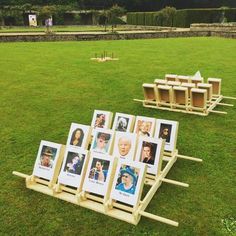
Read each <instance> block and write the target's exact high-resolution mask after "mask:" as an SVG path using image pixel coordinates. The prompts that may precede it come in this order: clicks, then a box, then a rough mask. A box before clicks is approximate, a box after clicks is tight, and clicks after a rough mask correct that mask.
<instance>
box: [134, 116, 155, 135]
mask: <svg viewBox="0 0 236 236" xmlns="http://www.w3.org/2000/svg"><path fill="white" fill-rule="evenodd" d="M155 122H156V119H155V118H151V117H145V116H137V117H136V121H135V126H134V133H136V134H138V135H139V136H148V137H153V134H154V129H155Z"/></svg>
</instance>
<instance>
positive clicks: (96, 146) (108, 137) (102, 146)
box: [90, 128, 114, 154]
mask: <svg viewBox="0 0 236 236" xmlns="http://www.w3.org/2000/svg"><path fill="white" fill-rule="evenodd" d="M113 135H114V131H113V130H110V129H101V128H97V129H95V130H94V136H93V140H92V143H91V148H90V150H91V151H94V152H97V153H106V154H110V152H111V148H112V144H113Z"/></svg>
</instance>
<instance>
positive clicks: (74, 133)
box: [67, 123, 91, 149]
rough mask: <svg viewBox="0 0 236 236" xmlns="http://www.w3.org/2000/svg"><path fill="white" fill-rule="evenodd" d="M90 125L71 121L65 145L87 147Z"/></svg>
mask: <svg viewBox="0 0 236 236" xmlns="http://www.w3.org/2000/svg"><path fill="white" fill-rule="evenodd" d="M90 132H91V131H90V126H88V125H81V124H76V123H72V124H71V126H70V131H69V135H68V139H67V145H70V146H76V147H82V148H85V149H86V148H87V147H88V142H89V137H90Z"/></svg>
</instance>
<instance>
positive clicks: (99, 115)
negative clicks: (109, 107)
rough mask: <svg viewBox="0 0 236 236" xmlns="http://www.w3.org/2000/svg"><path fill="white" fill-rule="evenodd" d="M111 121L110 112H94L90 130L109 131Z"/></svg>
mask: <svg viewBox="0 0 236 236" xmlns="http://www.w3.org/2000/svg"><path fill="white" fill-rule="evenodd" d="M111 120H112V113H111V112H110V111H101V110H94V113H93V119H92V123H91V127H92V128H95V129H96V128H105V129H110V127H111Z"/></svg>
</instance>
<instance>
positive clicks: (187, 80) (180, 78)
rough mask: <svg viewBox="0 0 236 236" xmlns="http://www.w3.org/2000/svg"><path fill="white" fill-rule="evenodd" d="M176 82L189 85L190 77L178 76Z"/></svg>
mask: <svg viewBox="0 0 236 236" xmlns="http://www.w3.org/2000/svg"><path fill="white" fill-rule="evenodd" d="M177 81H179V82H181V83H190V82H191V77H190V76H186V75H178V76H177Z"/></svg>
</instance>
